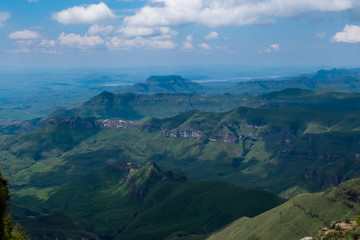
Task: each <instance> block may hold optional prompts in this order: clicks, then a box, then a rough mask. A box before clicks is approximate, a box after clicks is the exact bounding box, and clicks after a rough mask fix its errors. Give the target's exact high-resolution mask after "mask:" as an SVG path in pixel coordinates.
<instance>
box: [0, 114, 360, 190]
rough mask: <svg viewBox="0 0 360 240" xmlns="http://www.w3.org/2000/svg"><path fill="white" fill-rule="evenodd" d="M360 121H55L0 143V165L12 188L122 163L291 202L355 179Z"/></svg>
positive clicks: (276, 117) (345, 117)
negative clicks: (218, 182)
mask: <svg viewBox="0 0 360 240" xmlns="http://www.w3.org/2000/svg"><path fill="white" fill-rule="evenodd" d="M359 117H360V113H359V112H358V111H344V110H342V111H333V110H317V109H302V108H285V109H284V108H276V109H262V108H261V109H253V108H246V107H240V108H237V109H235V110H232V111H230V112H226V113H204V112H199V111H196V110H193V111H190V112H187V113H184V114H181V115H178V116H176V117H172V118H167V119H151V120H149V121H145V122H129V121H123V120H119V119H105V120H104V119H103V120H101V119H95V118H77V119H62V120H61V119H56V120H53V121H51V122H49V125H47V126H46V127H44V128H42V129H39V130H37V131H35V132H31V133H26V134H21V135H15V136H7V137H2V138H0V144H1V146H2V150H1V151H0V156H1V159H0V160H1V164H2V168H3V173H4V174H5V175H6V176H11V179H10V180H12V181H14V182H15V183H16V185H21V184H25V183H29V184H32V185H34V186H37V184H42V182H43V179H44V178H45V179H47V178H49V180H48V181H47V182H48V183H51V184H52V183H55V182H59V181H60V182H61V181H62V177H63V176H66V177H67V178H69V179H73V178H77V177H79V176H81V175H84V174H86V173H88V172H89V171H92V170H96V169H99V168H102V167H106V166H107V164H111V163H114V162H116V161H119V160H122V161H128V160H131V161H136V162H138V163H146V162H148V161H155V162H156V163H157V164H158V165H159V166H160V167H163V168H165V169H171V170H175V171H181V172H185V173H186V175H188V176H189V177H190V178H191V179H193V180H212V179H222V180H227V181H230V182H232V183H235V184H238V185H242V186H246V187H252V188H259V189H264V190H268V191H271V192H274V193H276V194H281V196H287V197H291V196H293V195H296V194H298V193H301V192H309V191H310V192H313V191H319V190H321V189H325V188H327V187H329V186H336V185H338V184H339V183H340V182H343V181H345V180H347V179H350V178H356V177H360V176H359V172H358V171H357V169H358V167H359V164H360V162H359V150H360V149H359V148H360V146H359V144H358V141H357V139H358V138H359V136H360V133H359V129H360V128H359V127H360V126H359V124H360V123H359V121H358V119H359ZM53 176H58V177H56V178H55V177H53Z"/></svg>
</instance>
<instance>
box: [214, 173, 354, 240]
mask: <svg viewBox="0 0 360 240" xmlns="http://www.w3.org/2000/svg"><path fill="white" fill-rule="evenodd" d="M359 186H360V179H354V180H349V181H347V182H344V183H342V184H340V185H339V186H338V187H336V188H330V189H328V190H326V191H325V192H322V193H313V194H302V195H299V196H297V197H294V198H293V199H291V200H289V201H288V202H286V203H284V204H282V205H280V206H279V207H276V208H274V209H272V210H270V211H268V212H265V213H263V214H260V215H259V216H256V217H254V218H240V219H238V220H236V221H235V222H233V223H232V224H230V225H229V226H227V227H225V228H224V229H223V230H220V231H218V232H216V233H214V234H213V235H212V236H210V237H209V238H208V240H216V239H229V240H231V239H244V240H246V239H259V240H262V239H264V240H265V239H279V240H282V239H284V240H285V239H286V240H289V239H290V240H291V239H294V240H295V239H301V238H302V237H304V236H314V235H316V234H318V231H319V229H320V228H321V227H322V226H324V225H327V224H329V223H330V222H331V221H333V220H334V219H344V221H345V219H352V218H355V217H356V216H358V215H359V214H360V204H359V199H360V187H359ZM334 234H337V233H334ZM330 236H331V235H330ZM330 236H329V237H330ZM329 239H332V238H329Z"/></svg>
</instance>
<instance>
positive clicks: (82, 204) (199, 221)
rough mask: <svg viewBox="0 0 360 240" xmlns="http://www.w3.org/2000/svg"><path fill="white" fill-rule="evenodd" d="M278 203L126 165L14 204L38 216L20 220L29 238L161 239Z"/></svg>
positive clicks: (269, 197)
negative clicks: (43, 197)
mask: <svg viewBox="0 0 360 240" xmlns="http://www.w3.org/2000/svg"><path fill="white" fill-rule="evenodd" d="M282 202H284V200H283V199H281V198H279V197H277V196H275V195H273V194H270V193H267V192H263V191H257V190H246V189H243V188H240V187H237V186H235V185H233V184H230V183H226V182H220V181H212V182H200V183H195V182H191V181H187V179H186V177H185V176H184V175H182V174H176V173H173V172H162V171H161V170H160V169H159V168H158V167H157V166H156V165H155V164H154V163H148V164H146V165H145V166H140V165H138V164H135V163H130V162H124V163H122V164H115V165H114V166H112V167H108V168H106V169H103V170H101V171H95V172H93V173H91V174H89V175H86V176H84V177H82V178H81V179H79V180H75V181H73V182H67V183H66V184H64V185H63V186H61V187H60V188H58V189H56V190H54V191H53V192H52V193H51V194H50V196H48V198H47V199H43V200H40V199H36V198H35V196H34V197H32V198H30V196H23V197H20V196H17V198H16V199H15V200H14V205H15V206H17V208H18V209H24V212H22V213H20V212H18V214H21V215H23V216H24V215H26V213H27V214H31V215H39V214H40V215H39V216H38V217H34V218H28V217H25V216H24V217H23V218H19V221H20V222H21V223H22V224H23V226H24V227H25V228H26V229H27V231H28V232H29V233H30V234H31V236H32V239H40V238H41V237H42V236H44V235H46V236H59V237H60V236H64V237H78V238H80V237H86V238H90V239H96V238H98V237H97V236H99V237H100V238H101V239H112V238H114V237H115V236H116V239H164V238H166V237H167V236H168V235H170V234H172V233H174V232H178V231H181V232H184V233H186V234H194V233H209V232H211V231H214V230H217V229H219V228H221V227H222V226H224V225H226V224H228V223H230V222H231V221H233V220H235V219H236V218H238V217H241V216H255V215H257V214H259V213H262V212H264V211H266V210H269V209H271V208H273V207H275V206H277V205H279V204H281V203H282ZM30 203H31V204H33V206H32V208H30V209H29V204H30ZM26 209H27V211H26ZM164 209H166V211H164ZM48 212H51V214H50V215H44V214H45V213H48Z"/></svg>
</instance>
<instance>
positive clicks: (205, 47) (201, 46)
mask: <svg viewBox="0 0 360 240" xmlns="http://www.w3.org/2000/svg"><path fill="white" fill-rule="evenodd" d="M199 47H200V48H202V49H206V50H211V49H212V47H210V46H209V45H208V44H207V43H201V44H199Z"/></svg>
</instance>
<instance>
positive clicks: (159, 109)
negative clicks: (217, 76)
mask: <svg viewBox="0 0 360 240" xmlns="http://www.w3.org/2000/svg"><path fill="white" fill-rule="evenodd" d="M249 98H250V96H246V95H241V96H240V95H239V96H233V95H229V94H225V95H222V96H217V97H216V96H214V97H202V96H199V95H196V94H178V93H174V94H172V93H166V94H155V95H153V96H146V95H138V94H134V93H121V94H113V93H109V92H103V93H101V94H100V95H98V96H96V97H94V98H93V99H91V100H90V101H88V102H85V103H84V104H83V105H81V106H80V107H78V108H74V109H70V110H58V111H55V112H54V113H52V114H50V115H48V116H46V117H45V118H43V121H45V120H49V119H52V118H74V117H96V118H116V117H118V118H122V119H125V120H141V119H148V118H152V117H158V118H166V117H172V116H175V115H178V114H179V113H184V112H187V111H190V110H192V109H198V110H202V111H212V112H225V111H229V110H231V109H233V108H235V107H238V106H240V105H241V104H242V103H243V102H244V101H246V100H247V99H249Z"/></svg>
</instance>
